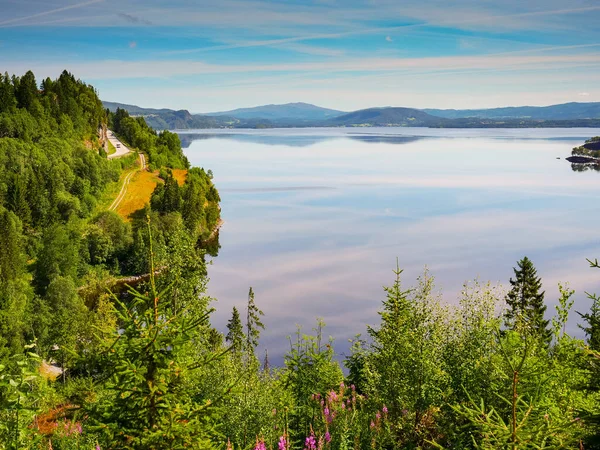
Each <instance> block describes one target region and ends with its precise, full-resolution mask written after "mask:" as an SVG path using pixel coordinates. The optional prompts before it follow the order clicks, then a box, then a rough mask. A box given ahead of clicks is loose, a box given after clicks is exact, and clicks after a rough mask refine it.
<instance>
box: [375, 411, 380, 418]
mask: <svg viewBox="0 0 600 450" xmlns="http://www.w3.org/2000/svg"><path fill="white" fill-rule="evenodd" d="M375 418H376V419H377V420H379V419H381V413H380V412H379V411H377V414H375Z"/></svg>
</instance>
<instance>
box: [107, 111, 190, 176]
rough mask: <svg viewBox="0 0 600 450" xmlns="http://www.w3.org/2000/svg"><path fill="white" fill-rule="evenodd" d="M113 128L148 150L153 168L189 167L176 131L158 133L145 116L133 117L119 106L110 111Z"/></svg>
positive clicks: (136, 145) (131, 143) (128, 141)
mask: <svg viewBox="0 0 600 450" xmlns="http://www.w3.org/2000/svg"><path fill="white" fill-rule="evenodd" d="M109 120H110V122H111V126H112V129H113V131H114V132H115V133H117V134H118V135H119V136H120V137H121V138H122V139H124V140H125V141H126V142H127V143H129V144H130V145H132V146H133V147H137V148H138V149H140V150H142V151H144V152H146V153H147V154H148V159H149V163H150V168H151V169H160V168H161V167H170V168H172V169H187V168H189V162H188V160H187V158H186V157H185V155H184V154H183V151H182V150H181V141H180V140H179V136H178V135H177V134H176V133H171V132H170V131H166V130H165V131H162V132H160V133H158V134H157V133H156V131H154V130H153V129H152V128H150V127H149V126H148V124H147V123H146V120H145V119H144V118H143V117H135V118H134V117H131V116H129V113H128V112H127V111H125V110H124V109H120V108H117V111H116V112H115V113H114V114H113V113H110V117H109Z"/></svg>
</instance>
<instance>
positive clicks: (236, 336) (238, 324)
mask: <svg viewBox="0 0 600 450" xmlns="http://www.w3.org/2000/svg"><path fill="white" fill-rule="evenodd" d="M225 341H227V342H228V343H229V345H230V346H231V349H232V350H233V352H234V353H238V352H240V351H241V350H242V347H243V345H244V328H243V327H242V321H241V320H240V313H239V311H238V309H237V308H236V307H235V306H234V307H233V312H232V314H231V319H229V322H227V336H225Z"/></svg>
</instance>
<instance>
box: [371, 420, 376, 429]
mask: <svg viewBox="0 0 600 450" xmlns="http://www.w3.org/2000/svg"><path fill="white" fill-rule="evenodd" d="M371 428H375V422H373V421H372V420H371Z"/></svg>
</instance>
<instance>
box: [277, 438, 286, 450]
mask: <svg viewBox="0 0 600 450" xmlns="http://www.w3.org/2000/svg"><path fill="white" fill-rule="evenodd" d="M277 447H278V450H287V441H286V440H285V436H281V437H280V438H279V443H278V444H277Z"/></svg>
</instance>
